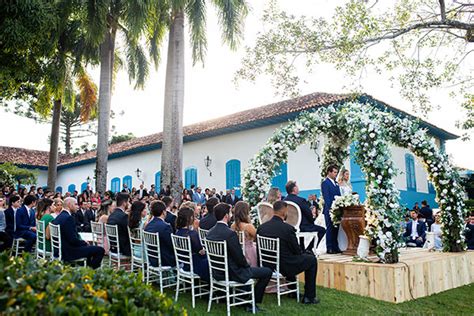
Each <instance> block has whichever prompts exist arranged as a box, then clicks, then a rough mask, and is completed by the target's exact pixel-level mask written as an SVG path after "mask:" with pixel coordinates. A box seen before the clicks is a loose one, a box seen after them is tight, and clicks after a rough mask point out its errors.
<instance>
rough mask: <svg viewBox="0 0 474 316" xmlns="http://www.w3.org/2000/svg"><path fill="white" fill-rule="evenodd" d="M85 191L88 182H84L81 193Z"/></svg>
mask: <svg viewBox="0 0 474 316" xmlns="http://www.w3.org/2000/svg"><path fill="white" fill-rule="evenodd" d="M85 190H87V182H83V183H82V184H81V193H82V192H84V191H85Z"/></svg>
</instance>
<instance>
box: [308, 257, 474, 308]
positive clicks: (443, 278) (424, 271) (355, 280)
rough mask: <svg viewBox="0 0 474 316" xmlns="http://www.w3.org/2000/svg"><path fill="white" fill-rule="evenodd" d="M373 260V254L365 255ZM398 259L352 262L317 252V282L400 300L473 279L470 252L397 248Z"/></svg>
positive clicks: (462, 283)
mask: <svg viewBox="0 0 474 316" xmlns="http://www.w3.org/2000/svg"><path fill="white" fill-rule="evenodd" d="M369 259H370V260H373V261H377V260H378V259H377V257H376V256H372V257H370V258H369ZM399 259H400V262H398V263H396V264H381V263H376V262H373V263H367V262H355V261H353V257H352V256H347V255H341V254H337V255H328V254H324V255H320V256H319V257H318V276H317V284H318V285H320V286H324V287H329V288H335V289H338V290H343V291H347V292H350V293H354V294H359V295H363V296H369V297H373V298H375V299H380V300H384V301H388V302H394V303H399V302H404V301H407V300H411V299H415V298H419V297H424V296H428V295H431V294H434V293H439V292H441V291H446V290H449V289H452V288H455V287H459V286H462V285H465V284H470V283H472V282H474V252H473V251H470V252H463V253H444V252H432V251H428V250H426V249H420V248H408V249H401V250H400V257H399Z"/></svg>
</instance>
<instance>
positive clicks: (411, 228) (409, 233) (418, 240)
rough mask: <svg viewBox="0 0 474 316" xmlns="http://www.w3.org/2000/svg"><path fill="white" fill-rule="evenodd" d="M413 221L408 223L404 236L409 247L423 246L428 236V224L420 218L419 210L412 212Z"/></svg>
mask: <svg viewBox="0 0 474 316" xmlns="http://www.w3.org/2000/svg"><path fill="white" fill-rule="evenodd" d="M410 216H411V221H409V222H408V223H407V224H406V227H405V233H404V234H403V237H404V238H405V242H406V244H407V246H408V247H423V244H424V243H425V237H426V224H425V223H424V222H420V221H419V220H418V212H417V211H415V210H413V211H411V212H410Z"/></svg>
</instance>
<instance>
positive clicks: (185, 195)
mask: <svg viewBox="0 0 474 316" xmlns="http://www.w3.org/2000/svg"><path fill="white" fill-rule="evenodd" d="M191 200H192V199H191V195H190V194H189V191H188V189H183V193H182V194H181V201H183V202H186V201H191Z"/></svg>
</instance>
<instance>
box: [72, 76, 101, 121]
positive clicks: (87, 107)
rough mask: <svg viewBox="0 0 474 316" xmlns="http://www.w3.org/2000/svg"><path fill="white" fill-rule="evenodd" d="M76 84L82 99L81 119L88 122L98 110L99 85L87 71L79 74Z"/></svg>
mask: <svg viewBox="0 0 474 316" xmlns="http://www.w3.org/2000/svg"><path fill="white" fill-rule="evenodd" d="M76 84H77V86H78V87H79V95H80V101H81V121H82V122H87V121H89V120H90V119H91V118H93V117H94V116H95V113H96V112H97V86H96V84H95V83H94V82H93V81H92V79H91V77H90V76H89V75H88V74H87V72H85V71H82V72H80V73H79V74H78V75H77V80H76Z"/></svg>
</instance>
